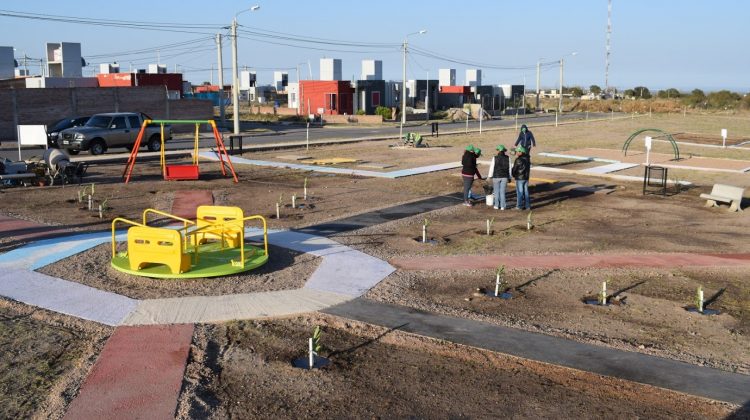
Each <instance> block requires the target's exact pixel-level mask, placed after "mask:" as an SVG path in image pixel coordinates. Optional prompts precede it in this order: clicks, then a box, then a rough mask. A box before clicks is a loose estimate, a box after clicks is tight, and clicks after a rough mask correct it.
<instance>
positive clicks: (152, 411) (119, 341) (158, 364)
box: [65, 324, 193, 420]
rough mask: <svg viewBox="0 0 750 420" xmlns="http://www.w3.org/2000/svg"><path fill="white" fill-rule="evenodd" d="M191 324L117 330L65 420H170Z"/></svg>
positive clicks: (190, 333)
mask: <svg viewBox="0 0 750 420" xmlns="http://www.w3.org/2000/svg"><path fill="white" fill-rule="evenodd" d="M192 337H193V325H192V324H187V325H185V324H183V325H159V326H147V327H119V328H117V330H115V333H114V334H113V335H112V337H110V338H109V340H108V341H107V344H106V345H105V346H104V349H103V350H102V353H101V354H100V355H99V359H98V360H97V361H96V364H95V365H94V368H93V369H92V370H91V373H90V374H89V376H88V377H87V378H86V381H85V382H84V383H83V386H82V387H81V391H80V393H79V394H78V396H77V397H76V398H75V399H74V400H73V402H72V403H71V404H70V407H68V412H67V413H66V414H65V418H67V419H108V420H112V419H173V418H174V415H175V410H176V408H177V398H178V397H179V393H180V388H181V386H182V378H183V375H184V372H185V365H186V363H187V357H188V352H189V350H190V343H191V341H192Z"/></svg>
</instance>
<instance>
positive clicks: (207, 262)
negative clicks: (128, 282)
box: [112, 242, 268, 279]
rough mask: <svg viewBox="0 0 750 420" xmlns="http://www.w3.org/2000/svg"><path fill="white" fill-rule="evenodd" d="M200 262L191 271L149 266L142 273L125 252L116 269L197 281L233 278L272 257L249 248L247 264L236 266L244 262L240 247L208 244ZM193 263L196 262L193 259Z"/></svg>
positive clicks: (202, 249) (114, 260) (201, 251)
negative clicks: (230, 276)
mask: <svg viewBox="0 0 750 420" xmlns="http://www.w3.org/2000/svg"><path fill="white" fill-rule="evenodd" d="M198 251H199V255H198V261H197V263H196V264H194V265H192V266H191V267H190V270H188V271H186V272H184V273H179V274H174V273H172V271H171V270H170V269H169V267H167V266H166V265H164V264H147V265H145V266H144V267H142V268H141V269H140V270H133V269H131V268H130V260H129V259H128V256H127V255H126V254H125V253H118V254H117V256H115V257H114V258H112V267H113V268H114V269H115V270H118V271H122V272H123V273H127V274H132V275H135V276H142V277H153V278H160V279H194V278H202V277H219V276H229V275H232V274H238V273H244V272H246V271H250V270H254V269H256V268H258V267H260V266H262V265H263V264H265V263H267V262H268V255H266V254H265V252H264V251H263V248H258V247H255V246H249V245H245V265H244V266H241V265H239V264H236V265H235V264H232V261H239V260H240V250H239V248H224V249H222V248H221V245H220V244H218V243H215V242H214V243H207V244H203V245H200V246H199V250H198ZM192 253H193V250H192V249H188V255H190V256H191V258H192ZM191 261H193V260H191Z"/></svg>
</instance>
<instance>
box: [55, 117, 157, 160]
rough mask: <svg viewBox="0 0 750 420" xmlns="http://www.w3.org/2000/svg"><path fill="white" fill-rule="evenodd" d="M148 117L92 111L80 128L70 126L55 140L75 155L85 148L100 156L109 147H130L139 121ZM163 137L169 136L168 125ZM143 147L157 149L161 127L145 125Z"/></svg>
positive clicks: (137, 131)
mask: <svg viewBox="0 0 750 420" xmlns="http://www.w3.org/2000/svg"><path fill="white" fill-rule="evenodd" d="M147 119H150V118H149V117H148V115H145V114H142V113H136V112H112V113H106V114H96V115H93V116H91V118H90V119H89V120H88V121H87V122H86V125H84V126H82V127H73V128H68V129H67V130H63V131H62V132H61V133H60V138H59V139H58V143H61V145H60V147H62V148H64V149H65V150H66V151H67V152H68V153H69V154H71V155H77V154H78V153H79V152H81V151H87V150H88V152H89V153H91V154H92V155H100V154H102V153H104V152H106V151H107V150H108V149H110V148H113V147H124V148H126V149H128V150H132V149H133V146H134V145H135V141H136V138H137V137H138V133H139V132H140V129H141V126H142V125H143V121H144V120H147ZM164 139H165V140H170V139H172V127H171V126H169V125H165V126H164ZM143 146H145V147H147V148H148V150H149V151H151V152H158V151H159V150H161V128H160V127H159V126H157V125H150V126H148V127H146V132H145V133H144V136H143V139H142V140H141V147H143Z"/></svg>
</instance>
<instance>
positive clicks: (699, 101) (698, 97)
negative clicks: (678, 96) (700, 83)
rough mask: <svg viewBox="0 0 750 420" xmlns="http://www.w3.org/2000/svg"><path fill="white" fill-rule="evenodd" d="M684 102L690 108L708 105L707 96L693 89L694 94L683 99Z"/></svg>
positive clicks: (691, 93)
mask: <svg viewBox="0 0 750 420" xmlns="http://www.w3.org/2000/svg"><path fill="white" fill-rule="evenodd" d="M683 101H684V102H685V104H686V105H689V106H693V107H695V106H698V105H705V104H706V94H705V93H703V91H702V90H700V89H693V91H692V92H690V95H688V96H685V97H684V98H683Z"/></svg>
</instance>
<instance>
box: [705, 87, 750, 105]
mask: <svg viewBox="0 0 750 420" xmlns="http://www.w3.org/2000/svg"><path fill="white" fill-rule="evenodd" d="M707 99H708V106H710V107H712V108H720V109H729V108H734V107H736V106H737V104H738V103H739V101H740V99H742V97H741V96H740V95H739V94H738V93H734V92H730V91H728V90H720V91H718V92H711V93H709V94H708V97H707Z"/></svg>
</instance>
